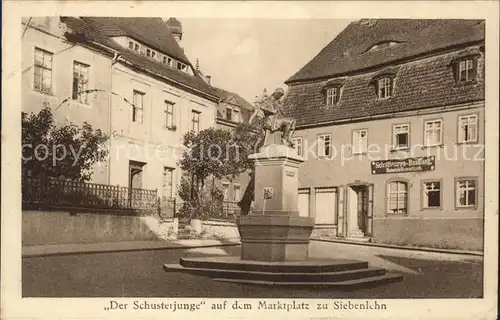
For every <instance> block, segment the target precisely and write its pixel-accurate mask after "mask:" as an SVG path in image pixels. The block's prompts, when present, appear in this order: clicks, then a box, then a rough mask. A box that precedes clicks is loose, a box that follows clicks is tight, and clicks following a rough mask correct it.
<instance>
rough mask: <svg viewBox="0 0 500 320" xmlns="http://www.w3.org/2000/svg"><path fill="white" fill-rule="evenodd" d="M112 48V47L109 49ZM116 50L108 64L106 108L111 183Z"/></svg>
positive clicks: (109, 177)
mask: <svg viewBox="0 0 500 320" xmlns="http://www.w3.org/2000/svg"><path fill="white" fill-rule="evenodd" d="M111 50H113V49H111ZM119 56H120V55H119V54H118V51H116V50H114V55H113V59H112V60H111V62H110V64H109V71H110V72H109V86H110V88H109V92H108V96H109V110H108V112H109V113H108V119H109V154H108V184H111V154H112V153H111V150H112V142H113V131H112V130H113V121H112V116H113V111H112V110H113V66H114V65H115V64H116V63H117V62H118V58H119Z"/></svg>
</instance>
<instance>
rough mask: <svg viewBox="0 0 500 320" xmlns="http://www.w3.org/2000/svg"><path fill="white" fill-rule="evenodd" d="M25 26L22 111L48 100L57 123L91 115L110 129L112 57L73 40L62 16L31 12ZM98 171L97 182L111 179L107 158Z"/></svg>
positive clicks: (39, 106)
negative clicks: (41, 14)
mask: <svg viewBox="0 0 500 320" xmlns="http://www.w3.org/2000/svg"><path fill="white" fill-rule="evenodd" d="M22 27H23V33H22V41H21V46H22V51H21V54H22V111H23V112H26V113H32V112H34V113H37V112H39V111H40V110H41V109H42V108H43V107H44V106H48V107H50V108H51V109H52V112H53V115H54V121H55V122H56V123H57V124H66V123H70V122H75V123H79V124H81V123H82V122H83V121H87V122H88V123H89V124H91V125H92V126H93V128H95V129H97V128H99V129H101V130H103V131H104V132H105V133H108V134H109V127H110V117H109V107H110V101H111V95H110V94H109V93H110V89H111V60H112V59H111V57H109V56H107V55H105V54H102V53H101V52H99V51H96V50H94V49H92V48H90V47H88V46H85V45H75V43H73V42H72V41H69V40H68V39H67V38H66V35H67V31H68V30H67V27H66V25H65V24H64V23H62V22H61V20H60V18H59V17H29V18H28V17H26V18H23V19H22ZM90 89H95V90H94V91H93V92H89V91H87V90H90ZM93 171H94V175H93V179H92V180H93V181H94V182H97V183H106V182H107V179H108V174H109V170H108V166H107V164H99V165H98V166H96V167H95V168H94V170H93Z"/></svg>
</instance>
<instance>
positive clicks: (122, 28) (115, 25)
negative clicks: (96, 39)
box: [82, 17, 191, 64]
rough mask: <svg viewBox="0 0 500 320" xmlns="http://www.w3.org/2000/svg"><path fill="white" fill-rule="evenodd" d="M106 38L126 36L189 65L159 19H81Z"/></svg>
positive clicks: (182, 52) (165, 25) (163, 22)
mask: <svg viewBox="0 0 500 320" xmlns="http://www.w3.org/2000/svg"><path fill="white" fill-rule="evenodd" d="M82 20H84V21H85V22H87V23H88V24H91V25H93V26H94V27H95V28H96V29H98V30H99V31H100V32H102V33H103V35H105V36H107V37H116V36H128V37H131V38H133V39H135V40H137V41H139V42H142V43H144V44H146V45H148V46H150V47H151V48H153V49H156V50H159V51H161V52H164V53H166V54H168V55H170V56H172V57H173V58H175V59H177V60H179V61H181V62H184V63H188V64H191V63H190V62H189V59H188V58H187V57H186V55H185V54H184V51H183V50H182V48H181V47H180V46H179V44H178V43H177V41H176V40H175V38H174V37H173V36H172V34H171V32H170V31H169V29H168V27H167V24H166V23H165V21H163V19H161V18H129V17H82Z"/></svg>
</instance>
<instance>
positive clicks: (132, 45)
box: [128, 40, 141, 52]
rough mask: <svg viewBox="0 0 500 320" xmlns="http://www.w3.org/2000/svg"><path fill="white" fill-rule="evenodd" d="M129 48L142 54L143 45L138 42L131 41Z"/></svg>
mask: <svg viewBox="0 0 500 320" xmlns="http://www.w3.org/2000/svg"><path fill="white" fill-rule="evenodd" d="M128 48H129V49H130V50H133V51H135V52H140V51H141V45H140V44H138V43H137V42H135V41H132V40H129V42H128Z"/></svg>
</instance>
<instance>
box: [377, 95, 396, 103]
mask: <svg viewBox="0 0 500 320" xmlns="http://www.w3.org/2000/svg"><path fill="white" fill-rule="evenodd" d="M392 97H393V96H389V97H385V98H380V97H377V98H376V100H377V101H380V102H382V101H387V100H390V99H392Z"/></svg>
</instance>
